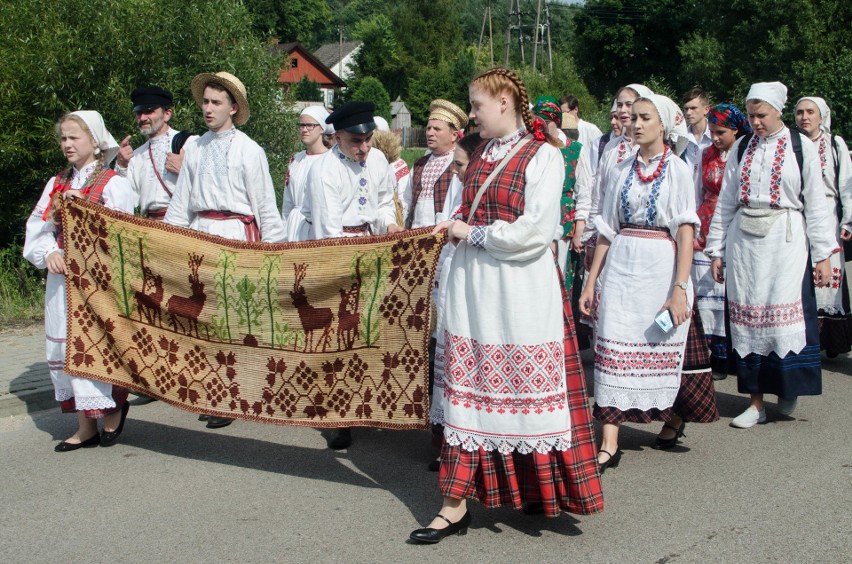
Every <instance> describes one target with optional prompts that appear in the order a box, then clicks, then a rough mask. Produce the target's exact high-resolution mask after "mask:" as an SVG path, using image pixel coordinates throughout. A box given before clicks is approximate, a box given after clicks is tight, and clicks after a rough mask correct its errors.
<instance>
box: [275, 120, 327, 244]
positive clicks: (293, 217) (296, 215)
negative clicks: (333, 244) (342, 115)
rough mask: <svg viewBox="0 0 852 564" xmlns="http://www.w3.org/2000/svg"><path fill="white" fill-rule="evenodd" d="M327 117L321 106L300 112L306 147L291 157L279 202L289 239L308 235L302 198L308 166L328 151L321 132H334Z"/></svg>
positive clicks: (295, 239)
mask: <svg viewBox="0 0 852 564" xmlns="http://www.w3.org/2000/svg"><path fill="white" fill-rule="evenodd" d="M327 117H328V112H327V111H326V110H325V108H323V107H322V106H308V107H307V108H305V109H304V110H302V113H301V115H299V139H300V140H301V141H302V144H303V145H304V146H305V150H304V151H300V152H298V153H296V154H295V155H293V156H292V157H291V158H290V165H289V166H288V167H287V180H286V181H285V185H284V196H283V198H282V203H281V217H282V218H283V219H284V224H285V226H286V229H287V240H288V241H306V240H308V239H310V234H309V230H310V229H309V228H310V226H309V225H308V223H307V222H306V221H305V216H303V215H302V200H304V196H305V189H306V184H307V179H308V172H309V171H310V170H311V166H313V164H314V162H316V160H317V157H319V156H320V155H322V154H323V153H325V152H326V151H328V147H327V146H326V144H325V143H324V142H323V135H324V134H328V133H334V127H332V126H331V125H329V124H326V123H325V119H326V118H327Z"/></svg>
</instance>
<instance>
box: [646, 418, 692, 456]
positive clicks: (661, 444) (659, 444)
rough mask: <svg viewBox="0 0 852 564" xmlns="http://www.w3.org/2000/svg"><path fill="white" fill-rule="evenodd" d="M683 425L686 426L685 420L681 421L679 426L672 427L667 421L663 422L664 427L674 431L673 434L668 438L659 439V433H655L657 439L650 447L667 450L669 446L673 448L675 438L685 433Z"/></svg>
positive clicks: (675, 441) (683, 435)
mask: <svg viewBox="0 0 852 564" xmlns="http://www.w3.org/2000/svg"><path fill="white" fill-rule="evenodd" d="M684 427H686V421H683V422H682V423H681V424H680V427H672V426H671V425H669V424H668V423H664V424H663V428H664V429H671V430H672V431H674V432H675V436H674V437H672V438H670V439H661V438H660V436H659V435H657V441H656V442H655V443H654V446H653V447H651V448H653V449H655V450H669V449H670V448H674V446H675V445H676V444H677V440H678V439H679V438H680V437H685V436H686V434H685V433H684V432H683V429H684Z"/></svg>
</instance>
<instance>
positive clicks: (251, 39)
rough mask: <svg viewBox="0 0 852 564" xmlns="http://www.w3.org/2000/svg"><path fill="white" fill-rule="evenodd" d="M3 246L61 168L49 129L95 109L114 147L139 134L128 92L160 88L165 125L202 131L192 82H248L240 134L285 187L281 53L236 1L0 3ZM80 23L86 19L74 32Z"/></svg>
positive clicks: (289, 125)
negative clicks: (167, 96)
mask: <svg viewBox="0 0 852 564" xmlns="http://www.w3.org/2000/svg"><path fill="white" fill-rule="evenodd" d="M0 2H2V4H0V5H2V13H3V34H2V35H0V57H2V59H3V61H4V64H3V66H2V68H0V82H2V84H3V85H4V87H3V88H2V89H0V123H3V128H2V130H0V147H2V151H0V168H2V170H3V171H4V174H3V175H2V176H0V199H2V200H3V201H4V202H5V204H6V206H5V207H4V209H5V212H4V213H3V214H2V216H0V247H2V246H6V245H7V244H8V243H9V242H11V241H13V240H18V241H19V240H20V239H21V238H22V234H23V222H24V219H25V218H26V216H27V214H28V213H29V211H30V210H31V209H32V206H33V203H34V202H35V201H36V200H37V198H38V195H39V193H40V192H41V190H42V188H43V187H44V183H45V181H46V179H47V178H49V177H50V175H52V174H54V173H55V172H56V171H57V170H59V169H61V168H62V167H63V166H64V165H65V160H64V159H63V158H62V155H61V153H60V151H59V150H58V148H57V144H56V139H55V138H54V133H53V125H54V123H55V122H56V120H57V119H58V118H59V117H60V116H61V115H62V114H64V113H65V112H68V111H72V110H78V109H94V110H99V111H100V112H101V114H103V116H104V119H105V121H106V124H107V127H108V128H109V130H110V131H111V132H112V133H113V135H114V136H115V138H116V139H117V140H121V139H122V138H123V137H124V136H126V135H128V134H134V137H133V139H132V142H133V144H134V145H138V144H139V143H141V142H143V141H144V139H143V137H142V136H141V135H139V134H137V132H138V129H137V127H136V125H135V121H134V118H133V114H132V112H131V104H130V92H131V91H132V90H133V89H134V88H136V87H137V86H140V85H146V84H159V85H161V86H163V87H165V88H168V89H169V90H171V91H172V92H173V93H174V95H175V115H174V116H173V120H172V123H173V124H174V125H175V126H176V127H177V128H179V129H191V130H193V131H195V132H203V131H205V130H206V126H205V124H204V121H203V119H202V116H201V112H200V111H199V109H198V107H197V106H196V104H195V102H194V101H193V100H192V97H191V93H190V90H189V84H190V81H191V80H192V77H193V76H195V75H196V74H198V73H199V72H211V71H219V70H225V71H228V72H231V73H233V74H235V75H236V76H238V77H239V78H240V79H241V80H242V81H243V83H244V84H245V86H246V89H247V91H248V99H249V102H250V104H251V109H252V115H251V119H250V120H249V122H248V123H247V124H246V126H245V127H244V128H243V129H244V131H245V132H246V133H247V134H248V135H250V136H251V137H253V138H254V139H255V140H256V141H257V142H258V143H260V144H261V146H263V147H264V149H265V150H266V153H267V157H268V158H269V162H270V168H271V169H272V172H273V178H274V179H275V180H276V184H277V185H281V184H282V180H283V178H284V174H285V172H286V166H287V162H288V160H289V156H290V154H291V153H292V152H293V151H294V149H295V142H296V130H295V120H294V119H293V116H292V114H290V113H288V112H286V111H283V105H282V104H283V103H284V102H285V100H284V99H283V97H282V94H281V90H280V88H279V87H278V84H277V80H276V79H277V73H278V70H279V68H280V66H281V64H282V61H281V60H280V57H273V56H271V55H270V54H269V53H268V51H267V44H266V43H265V42H264V41H263V40H261V39H260V38H259V37H258V36H257V35H256V34H255V33H254V31H253V30H252V28H251V22H252V18H251V16H250V14H249V12H248V11H247V9H246V7H245V6H244V5H243V3H242V2H241V1H240V0H198V1H194V2H185V1H183V0H145V1H141V0H28V1H27V2H16V1H13V0H0ZM81 21H83V22H88V23H87V25H81Z"/></svg>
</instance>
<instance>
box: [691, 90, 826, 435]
mask: <svg viewBox="0 0 852 564" xmlns="http://www.w3.org/2000/svg"><path fill="white" fill-rule="evenodd" d="M786 102H787V87H786V86H784V85H783V84H781V83H780V82H761V83H757V84H753V85H752V86H751V89H750V90H749V93H748V96H747V97H746V109H747V111H748V119H749V122H750V123H751V127H752V129H753V130H754V134H753V135H750V136H749V135H747V136H745V137H742V138H741V139H739V140H738V141H737V143H736V144H735V145H734V146H733V147H732V148H731V155H732V158H729V159H728V163H727V165H726V166H725V176H724V178H723V180H722V190H721V192H720V193H719V202H718V204H717V205H716V214H715V215H714V216H713V220H712V222H711V224H710V233H709V234H708V236H707V244H706V246H705V250H704V252H705V254H707V256H709V257H710V258H712V259H713V263H712V265H711V268H712V272H713V277H714V278H715V279H716V281H717V282H722V281H725V290H726V293H727V311H728V320H729V327H730V331H729V332H728V335H729V336H730V339H731V347H732V349H733V350H732V354H731V356H732V358H733V361H734V362H735V363H736V371H737V379H738V388H739V391H740V393H747V394H750V395H751V405H750V406H749V407H748V408H747V409H746V410H745V411H744V412H743V413H742V414H740V415H739V416H737V417H736V418H734V420H733V421H731V425H732V426H734V427H739V428H743V429H747V428H749V427H752V426H754V425H756V424H757V423H763V422H765V421H766V411H765V409H764V403H763V395H764V394H774V395H777V396H778V400H779V401H778V409H779V411H780V412H781V414H782V415H786V416H789V415H791V414H792V413H793V410H794V409H795V408H796V402H797V398H798V397H799V396H804V395H819V394H821V393H822V368H821V362H820V347H819V328H818V323H817V307H816V298H815V295H814V282H816V285H817V286H819V287H823V286H825V285H826V284H828V283H830V281H831V267H830V263H829V257H830V256H831V255H832V254H833V253H835V252H838V251H839V250H840V249H839V245H838V243H837V238H836V237H837V235H836V233H835V232H834V231H833V226H834V225H836V221H835V220H833V219H832V218H830V217H829V213H830V212H829V210H828V207H827V206H826V203H825V195H824V187H823V185H822V173H821V170H820V163H819V156H818V154H817V150H816V148H815V147H814V145H813V143H812V142H811V141H810V140H809V139H808V138H807V137H806V136H805V135H802V134H800V133H799V132H798V131H794V130H790V129H788V128H787V127H786V126H785V125H784V122H783V121H782V120H781V112H782V111H783V109H784V104H785V103H786ZM797 147H799V149H797ZM797 153H799V154H797ZM733 155H736V157H735V158H734V157H733ZM800 157H801V161H800ZM723 257H724V259H725V268H726V270H725V272H724V273H723V271H722V259H723ZM811 260H812V261H813V263H814V268H813V276H812V275H811V268H810V266H809V265H810V262H811Z"/></svg>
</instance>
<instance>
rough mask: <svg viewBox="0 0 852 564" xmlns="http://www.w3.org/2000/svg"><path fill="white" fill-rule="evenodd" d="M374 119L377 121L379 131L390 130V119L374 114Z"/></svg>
mask: <svg viewBox="0 0 852 564" xmlns="http://www.w3.org/2000/svg"><path fill="white" fill-rule="evenodd" d="M373 121H375V122H376V129H377V130H378V131H390V126H389V125H388V120H386V119H385V118H383V117H382V116H373Z"/></svg>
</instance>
